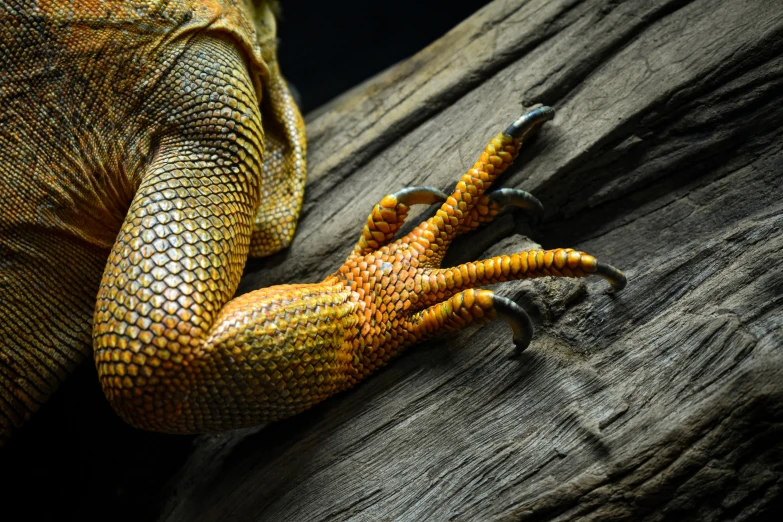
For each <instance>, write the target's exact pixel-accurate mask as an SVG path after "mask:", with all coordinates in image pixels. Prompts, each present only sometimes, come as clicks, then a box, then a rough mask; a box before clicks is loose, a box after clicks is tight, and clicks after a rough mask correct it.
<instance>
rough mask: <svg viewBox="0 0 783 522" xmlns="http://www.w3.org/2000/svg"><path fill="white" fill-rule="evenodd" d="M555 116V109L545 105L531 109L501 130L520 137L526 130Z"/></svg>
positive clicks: (528, 130) (514, 136)
mask: <svg viewBox="0 0 783 522" xmlns="http://www.w3.org/2000/svg"><path fill="white" fill-rule="evenodd" d="M554 117H555V110H554V109H553V108H552V107H547V106H546V105H544V106H542V107H538V108H537V109H532V110H530V111H528V112H526V113H525V114H523V115H522V116H521V117H520V118H519V119H518V120H517V121H515V122H514V123H512V124H511V125H509V126H508V128H507V129H506V130H505V131H503V134H505V135H506V136H511V137H512V138H518V139H522V138H523V137H524V136H525V135H526V134H527V133H528V132H530V131H531V130H533V129H534V128H536V127H538V126H539V125H541V124H542V123H544V122H547V121H549V120H551V119H552V118H554Z"/></svg>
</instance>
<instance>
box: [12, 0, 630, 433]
mask: <svg viewBox="0 0 783 522" xmlns="http://www.w3.org/2000/svg"><path fill="white" fill-rule="evenodd" d="M552 115H553V111H552V109H550V108H548V107H541V108H538V109H534V110H532V111H530V112H528V113H527V114H525V115H524V116H523V117H522V118H520V119H519V120H517V121H516V122H515V123H514V124H512V125H511V127H509V128H508V129H507V130H506V131H504V132H502V133H500V134H498V135H497V136H496V137H495V138H493V139H492V140H491V142H490V144H489V145H488V146H487V147H486V148H485V149H484V151H483V152H482V154H481V156H480V158H479V160H478V162H477V163H476V164H475V165H474V166H473V168H471V169H470V170H469V171H468V172H467V173H466V174H465V175H464V176H463V177H462V178H461V179H460V181H459V182H458V183H457V185H456V188H455V189H454V192H453V193H452V194H451V195H449V196H447V195H446V194H444V193H442V192H441V191H439V190H437V189H433V188H428V187H418V188H409V189H403V190H401V191H400V192H398V193H395V194H392V195H389V196H386V197H385V198H384V199H383V200H382V201H381V202H380V203H379V204H378V205H376V206H375V207H374V209H373V210H372V212H371V214H370V216H369V218H368V220H367V223H366V225H365V227H364V230H363V232H362V234H361V236H360V239H359V242H358V244H357V245H356V247H355V249H354V250H353V252H352V253H351V254H350V256H349V257H348V259H347V260H346V262H345V263H344V264H343V265H342V266H341V267H340V268H339V269H338V270H337V271H336V272H334V274H333V275H331V276H329V277H328V278H327V279H326V280H325V281H323V282H322V283H319V284H299V285H285V286H276V287H271V288H266V289H261V290H256V291H254V292H250V293H248V294H245V295H242V296H240V297H236V298H234V299H232V295H233V294H234V291H235V290H236V287H237V284H238V282H239V278H240V275H241V273H242V269H243V266H244V264H245V261H246V258H247V256H248V255H251V256H263V255H267V254H270V253H273V252H276V251H278V250H280V249H282V248H284V247H286V246H287V245H288V244H289V243H290V241H291V238H292V235H293V233H294V229H295V226H296V219H297V217H298V214H299V210H300V207H301V203H302V196H303V187H304V181H305V170H306V168H305V156H306V148H305V133H304V124H303V120H302V118H301V116H300V114H299V111H298V109H297V107H296V105H295V103H294V102H293V99H292V98H291V95H290V94H289V91H288V89H287V87H286V84H285V82H284V80H283V79H282V77H281V75H280V71H279V67H278V64H277V61H276V36H275V18H274V14H273V6H272V5H271V4H270V3H269V2H265V1H251V0H168V1H164V0H161V1H152V0H149V1H143V0H131V1H128V0H104V1H98V0H91V1H87V0H81V1H69V0H38V1H32V0H16V1H14V0H0V442H2V441H3V440H5V439H7V438H8V437H9V436H10V435H11V433H12V431H13V430H14V429H15V428H17V427H19V426H20V425H21V424H23V422H24V421H25V419H27V418H28V417H29V416H30V415H31V414H32V413H33V412H34V411H35V410H36V409H37V408H38V407H39V406H40V405H41V404H42V403H43V402H44V401H46V399H47V397H49V395H50V394H51V393H52V392H53V391H54V390H55V389H56V388H57V386H58V384H59V383H61V382H62V381H63V380H64V379H65V378H66V377H67V376H68V374H69V373H70V372H71V371H72V370H73V369H74V367H75V366H76V365H77V364H79V363H80V362H81V361H82V360H83V359H84V358H85V357H86V356H88V355H89V354H91V353H92V354H93V357H94V361H95V364H96V365H97V368H98V374H99V377H100V380H101V383H102V386H103V389H104V391H105V394H106V396H107V397H108V399H109V401H110V402H111V404H112V405H113V406H114V408H115V410H116V411H117V413H118V414H119V415H120V416H121V417H122V418H124V419H125V420H126V421H128V422H129V423H131V424H133V425H135V426H138V427H141V428H146V429H151V430H158V431H165V432H174V433H194V432H206V431H219V430H228V429H234V428H239V427H243V426H248V425H253V424H258V423H261V422H265V421H272V420H276V419H281V418H284V417H287V416H290V415H293V414H296V413H298V412H301V411H303V410H305V409H307V408H308V407H310V406H312V405H313V404H315V403H317V402H319V401H321V400H323V399H325V398H326V397H328V396H330V395H332V394H334V393H336V392H339V391H341V390H344V389H346V388H348V387H350V386H353V385H354V384H355V383H357V382H358V381H360V380H361V379H363V378H364V377H366V376H368V375H369V374H370V373H372V372H373V371H374V370H375V369H377V368H378V367H380V366H382V365H383V364H385V363H386V362H388V361H389V360H390V359H391V358H393V357H394V356H396V355H397V354H399V353H400V352H401V351H402V350H404V349H405V348H406V347H408V346H411V345H413V344H415V343H417V342H419V341H421V340H422V339H424V338H426V337H429V336H433V335H438V334H440V333H442V332H445V331H448V330H453V329H458V328H462V327H463V326H466V325H468V324H471V323H477V322H480V321H483V320H487V319H493V318H494V317H496V316H501V317H503V318H505V319H506V320H508V322H509V323H510V324H511V325H512V328H513V331H514V340H515V343H516V344H517V346H518V347H519V348H520V349H523V348H524V347H525V346H527V344H528V343H529V342H530V338H531V335H532V325H531V323H530V320H529V319H528V317H527V315H526V314H525V312H524V311H523V310H522V308H521V307H519V305H517V304H515V303H514V302H513V301H510V300H508V299H505V298H502V297H499V296H497V295H495V294H493V293H492V292H490V291H487V290H481V289H477V287H479V286H481V285H485V284H489V283H494V282H498V281H505V280H510V279H518V278H523V277H538V276H548V275H554V276H567V277H581V276H586V275H589V274H591V273H597V274H598V275H602V276H603V277H605V278H607V279H608V280H609V281H610V282H611V283H612V284H613V286H615V287H616V288H617V289H619V288H622V286H624V284H625V277H624V276H623V275H622V273H620V272H619V271H617V270H616V269H614V268H612V267H611V266H609V265H605V264H602V263H598V262H597V261H596V260H595V259H594V258H593V257H592V256H589V255H587V254H584V253H581V252H576V251H574V250H571V249H557V250H550V251H531V252H525V253H518V254H514V255H511V256H500V257H496V258H493V259H489V260H485V261H477V262H474V263H466V264H463V265H460V266H457V267H453V268H440V264H441V261H442V259H443V255H444V254H445V252H446V249H447V248H448V246H449V244H450V242H451V241H452V239H453V238H454V237H455V236H457V235H458V234H461V233H463V232H466V231H468V230H472V229H474V228H476V227H478V226H479V225H482V224H485V223H488V222H490V221H491V220H492V219H493V218H494V217H495V216H496V215H497V213H498V211H499V209H500V208H501V207H502V206H503V205H506V204H513V205H518V206H523V207H527V208H529V209H532V210H536V209H539V208H540V203H539V202H538V201H537V200H536V199H535V198H534V197H532V196H531V195H530V194H527V193H525V192H522V191H519V190H508V189H500V190H496V191H494V192H489V191H488V189H489V187H490V185H491V184H492V182H493V181H494V180H495V179H496V178H497V176H498V175H500V174H501V173H502V172H503V171H504V170H505V169H506V168H507V167H508V166H509V165H510V164H511V162H512V161H513V159H514V158H515V157H516V155H517V153H518V151H519V149H520V146H521V143H522V141H523V140H524V138H525V137H526V136H528V135H529V133H530V132H532V131H533V130H534V129H535V128H536V127H538V126H540V125H541V124H542V123H543V122H545V121H547V120H548V119H550V118H551V117H552ZM432 203H440V204H441V206H440V209H439V210H438V211H437V213H436V214H435V215H434V216H433V217H431V218H430V219H428V220H426V221H424V222H422V223H421V224H419V225H418V226H417V227H415V228H414V229H413V230H412V231H411V232H410V233H408V234H406V235H405V236H404V237H401V238H399V239H396V240H395V239H394V238H395V234H396V233H397V232H398V231H399V229H400V227H401V225H402V223H403V221H404V219H405V217H406V216H407V213H408V209H409V207H410V206H411V205H415V204H432Z"/></svg>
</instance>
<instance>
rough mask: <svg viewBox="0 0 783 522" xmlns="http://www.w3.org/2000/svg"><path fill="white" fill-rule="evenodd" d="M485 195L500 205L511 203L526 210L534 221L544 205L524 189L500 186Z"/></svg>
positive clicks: (542, 210)
mask: <svg viewBox="0 0 783 522" xmlns="http://www.w3.org/2000/svg"><path fill="white" fill-rule="evenodd" d="M487 197H488V198H489V199H490V200H491V201H494V202H495V203H497V204H498V205H500V206H506V205H511V206H514V207H519V208H522V209H524V210H527V211H528V212H529V213H530V215H531V217H532V218H533V221H535V222H538V221H539V220H540V219H541V217H542V216H543V215H544V205H542V204H541V202H540V201H539V200H538V199H537V198H536V197H535V196H534V195H533V194H531V193H529V192H525V191H524V190H519V189H511V188H501V189H497V190H493V191H492V192H490V193H489V194H487Z"/></svg>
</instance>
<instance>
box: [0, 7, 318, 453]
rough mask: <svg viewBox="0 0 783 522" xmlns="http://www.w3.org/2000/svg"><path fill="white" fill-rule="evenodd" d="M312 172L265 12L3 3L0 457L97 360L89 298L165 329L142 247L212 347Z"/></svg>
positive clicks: (161, 293) (277, 244) (282, 233)
mask: <svg viewBox="0 0 783 522" xmlns="http://www.w3.org/2000/svg"><path fill="white" fill-rule="evenodd" d="M259 99H261V100H262V101H261V103H260V104H259ZM262 158H263V159H262ZM305 170H306V169H305V138H304V124H303V121H302V119H301V117H300V115H299V112H298V109H297V108H296V106H295V104H294V103H293V100H292V99H291V97H290V94H289V93H288V89H287V87H286V85H285V82H284V81H283V79H282V77H281V76H280V73H279V70H278V66H277V61H276V35H275V20H274V17H273V16H272V14H271V12H270V8H269V6H268V5H267V3H266V2H263V1H261V0H256V1H254V2H251V1H250V0H247V1H243V0H170V1H168V2H158V1H153V0H149V1H147V0H104V1H98V0H80V1H79V2H70V1H65V0H38V1H33V0H0V444H2V442H3V440H5V439H7V437H8V436H10V434H11V432H12V431H13V430H14V429H15V428H17V427H19V426H20V425H22V424H23V423H24V421H25V420H26V419H27V418H29V416H30V415H31V414H32V412H34V411H35V410H37V409H38V407H39V406H40V405H41V404H42V403H43V402H44V401H46V399H47V397H48V396H49V395H50V394H51V393H52V392H53V391H54V390H55V389H56V387H57V386H58V385H59V383H60V382H62V381H63V380H64V379H65V378H66V377H67V375H68V374H69V373H70V372H71V371H72V370H73V369H74V367H75V366H76V365H77V364H78V363H79V362H80V361H81V360H83V359H84V358H85V356H89V355H90V354H91V353H92V348H91V347H92V345H93V340H92V335H93V317H101V314H102V312H101V310H100V309H98V310H97V311H96V296H97V295H98V294H99V289H100V293H101V296H107V295H115V296H116V295H118V294H115V293H114V292H117V291H118V290H119V291H122V288H121V287H119V286H118V283H122V282H123V281H125V282H127V284H128V285H129V286H128V287H127V288H125V289H126V290H130V291H132V292H133V298H134V300H132V301H131V300H130V294H123V295H125V296H127V297H128V298H129V300H127V301H122V299H123V298H122V297H119V298H117V300H116V301H115V303H116V304H119V305H120V306H122V304H123V303H124V304H126V305H132V307H133V311H130V310H128V313H129V314H131V315H128V316H127V318H126V320H127V319H128V318H131V317H134V316H133V315H132V314H139V315H138V316H135V317H136V318H135V319H134V320H136V321H138V322H139V324H140V325H142V326H143V327H144V328H145V332H160V330H159V328H160V325H162V324H169V321H170V317H172V316H171V315H167V316H165V317H164V316H161V315H160V314H161V311H163V310H171V306H172V304H171V303H172V302H175V301H170V300H166V301H161V300H162V299H163V300H165V299H166V298H167V297H171V296H172V293H171V292H172V291H173V289H172V288H169V287H166V288H163V287H162V286H161V283H160V282H159V281H155V282H154V283H151V282H150V281H149V277H153V278H155V277H159V276H160V270H159V269H156V270H155V271H152V272H150V271H149V266H148V264H147V263H149V262H153V263H154V262H159V261H160V257H159V254H160V252H158V251H155V252H152V251H151V249H152V250H154V249H158V250H161V249H162V250H165V251H166V255H168V256H170V257H171V258H172V259H176V260H177V261H176V262H178V263H179V264H178V265H177V266H176V267H175V266H173V265H168V266H167V267H166V269H167V270H171V271H172V274H171V275H172V277H179V278H180V279H181V280H182V282H181V283H179V284H181V285H183V286H182V287H181V288H180V290H179V291H181V292H185V293H187V294H188V295H189V299H191V301H187V302H186V301H185V300H184V299H185V298H182V301H181V302H177V304H176V306H177V307H178V310H177V312H178V314H179V315H176V314H175V316H177V317H179V316H181V315H183V314H190V316H191V319H190V320H188V321H183V325H185V324H187V325H189V327H190V328H191V329H192V328H194V327H196V326H197V325H198V327H201V328H205V330H204V331H206V328H208V326H210V325H211V324H212V323H213V322H214V316H215V313H216V311H218V310H219V309H220V308H222V306H223V305H224V303H225V302H226V301H227V300H228V299H229V297H230V296H231V295H232V294H233V292H234V289H235V288H236V285H237V282H238V280H239V276H240V273H241V270H242V266H243V265H244V262H245V258H246V257H247V255H248V253H250V254H251V255H266V254H269V253H272V252H275V251H277V250H280V249H281V248H283V247H285V246H286V245H287V244H288V243H289V242H290V240H291V237H292V236H293V232H294V227H295V225H296V219H297V217H298V215H299V209H300V207H301V201H302V195H303V189H304V180H305ZM131 206H132V209H131V211H130V213H129V207H131ZM153 221H154V222H153ZM161 227H165V231H164V230H163V229H162V228H161ZM120 230H122V231H123V235H121V236H119V238H118V233H119V232H120ZM218 232H219V234H218ZM125 234H129V235H125ZM150 234H153V235H155V234H157V235H155V237H152V236H151V235H150ZM207 234H208V236H207ZM127 249H130V250H127ZM110 254H111V255H112V258H111V260H110V262H109V264H108V267H107V262H106V261H107V259H109V256H110ZM116 256H120V257H119V258H118V257H116ZM137 256H141V259H139V258H138V257H137ZM104 269H106V277H105V279H104V281H103V283H102V282H101V274H102V273H103V272H104ZM115 269H119V270H121V271H123V275H122V277H120V278H119V279H118V278H117V277H115V276H114V274H113V270H115ZM145 270H146V271H145ZM174 272H176V274H177V275H176V276H174ZM129 275H130V276H131V277H132V279H130V280H128V279H125V278H127V277H128V276H129ZM167 281H168V282H171V281H172V280H171V279H168V280H167ZM175 286H177V285H175ZM183 295H185V294H183ZM180 297H181V296H180ZM101 302H102V303H103V302H105V301H103V300H102V301H101ZM112 309H113V310H114V311H115V312H116V308H113V307H112ZM158 319H160V320H158ZM103 328H104V326H101V325H97V326H96V334H97V335H98V336H99V337H100V332H101V331H103ZM125 332H126V334H129V333H132V332H133V329H132V328H129V329H127V330H126V331H125ZM139 333H140V334H141V330H140V331H139ZM146 335H147V334H146V333H145V334H143V335H142V338H146ZM107 342H108V343H112V342H114V341H113V338H110V339H109V340H108V341H107ZM155 342H156V343H157V344H155V346H158V345H159V344H160V341H159V340H158V341H155ZM98 346H99V341H96V347H98ZM134 346H135V344H134ZM171 349H172V347H171V346H170V347H169V350H171ZM174 349H176V348H174ZM188 349H189V348H187V347H183V350H185V351H186V352H185V353H187V350H188ZM162 353H163V352H161V355H162Z"/></svg>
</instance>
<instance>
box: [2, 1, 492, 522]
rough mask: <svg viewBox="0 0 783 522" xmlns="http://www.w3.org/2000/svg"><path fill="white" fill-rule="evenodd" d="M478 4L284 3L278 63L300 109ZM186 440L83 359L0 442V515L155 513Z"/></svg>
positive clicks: (404, 53) (392, 59)
mask: <svg viewBox="0 0 783 522" xmlns="http://www.w3.org/2000/svg"><path fill="white" fill-rule="evenodd" d="M487 3H489V2H488V1H485V0H474V1H449V2H447V1H432V0H429V1H427V0H425V1H422V0H418V1H414V0H398V1H396V2H368V1H366V0H365V1H356V0H344V1H342V2H323V1H321V2H316V1H306V2H305V1H296V0H290V1H284V2H283V15H282V20H281V21H280V24H279V36H280V39H281V44H280V55H279V59H280V62H281V67H282V70H283V73H284V75H285V76H286V78H287V79H288V80H289V82H290V83H292V84H293V85H294V86H295V87H296V89H297V91H299V95H300V97H301V100H302V112H303V113H305V114H306V113H307V112H309V111H311V110H313V109H315V108H316V107H318V106H319V105H321V104H323V103H325V102H326V101H328V100H330V99H331V98H334V97H335V96H337V95H339V94H340V93H342V92H343V91H345V90H347V89H349V88H350V87H352V86H354V85H356V84H358V83H360V82H362V81H363V80H365V79H367V78H369V77H371V76H373V75H374V74H376V73H378V72H380V71H382V70H384V69H386V68H388V67H389V66H391V65H393V64H394V63H396V62H398V61H400V60H404V59H405V58H407V57H409V56H411V55H413V54H415V53H416V52H417V51H418V50H420V49H422V48H423V47H425V46H426V45H428V44H429V43H431V42H433V41H434V40H436V39H438V38H439V37H440V36H442V35H443V34H444V33H446V32H447V31H448V30H450V29H451V28H452V27H454V26H455V25H457V24H458V23H459V22H460V21H462V20H464V19H465V18H467V17H468V16H470V15H471V14H472V13H473V12H475V11H476V10H478V9H479V8H480V7H482V6H483V5H485V4H487ZM192 441H193V437H186V436H171V435H161V434H157V433H149V432H142V431H139V430H136V429H133V428H131V427H130V426H128V425H126V424H124V423H123V422H122V421H121V420H120V419H119V418H118V417H117V416H116V415H115V414H114V412H113V411H112V410H111V408H110V406H109V405H108V403H107V402H106V399H105V398H104V397H103V394H102V392H101V389H100V386H99V384H98V378H97V374H96V372H95V368H94V366H93V365H92V364H90V362H89V361H88V362H87V363H85V364H84V365H83V366H82V367H81V368H79V370H78V371H77V372H76V373H75V374H74V375H73V376H71V378H70V379H69V380H68V381H67V382H66V383H65V384H64V385H63V386H62V387H61V389H60V390H59V391H58V392H57V393H56V394H55V395H54V396H53V397H52V399H51V400H50V401H49V402H48V403H47V404H46V405H44V407H43V408H42V409H41V411H39V412H38V413H37V414H36V415H35V416H33V418H32V420H31V421H30V422H29V423H28V424H27V425H26V426H25V427H24V428H23V429H21V430H20V431H19V432H17V433H16V435H15V436H14V437H13V438H12V440H11V441H10V442H9V443H8V444H7V445H6V447H4V448H0V506H2V509H3V513H4V516H3V519H4V520H9V521H11V520H22V519H23V520H35V521H39V520H40V521H43V520H57V521H60V522H62V521H67V520H80V521H87V520H112V521H124V520H128V521H131V520H132V521H146V520H156V519H157V515H158V513H159V510H160V508H161V506H162V503H163V502H164V501H165V499H166V496H167V495H168V493H169V491H170V487H171V484H172V478H173V477H174V476H175V474H176V472H177V470H178V469H179V467H180V466H181V465H182V463H183V462H184V461H185V459H186V458H187V456H188V453H189V452H190V448H191V444H192Z"/></svg>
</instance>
